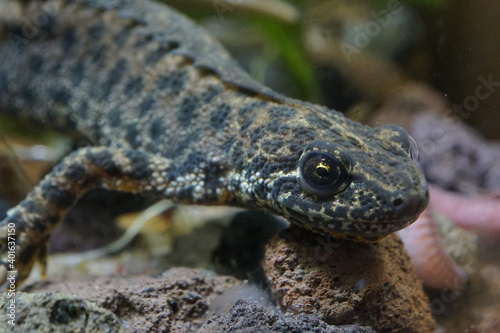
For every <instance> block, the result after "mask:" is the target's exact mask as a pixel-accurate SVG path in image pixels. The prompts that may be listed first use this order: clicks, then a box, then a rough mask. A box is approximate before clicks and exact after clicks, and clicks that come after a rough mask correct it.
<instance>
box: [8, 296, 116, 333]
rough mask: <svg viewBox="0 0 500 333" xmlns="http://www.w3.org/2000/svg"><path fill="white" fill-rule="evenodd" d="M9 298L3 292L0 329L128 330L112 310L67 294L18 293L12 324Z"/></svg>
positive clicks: (42, 331) (111, 332) (113, 332)
mask: <svg viewBox="0 0 500 333" xmlns="http://www.w3.org/2000/svg"><path fill="white" fill-rule="evenodd" d="M9 301H10V298H7V294H5V293H4V294H1V295H0V332H19V333H21V332H22V333H26V332H38V333H48V332H96V333H99V332H106V333H122V332H126V330H125V329H124V328H123V327H122V325H121V323H120V320H119V319H118V318H117V317H116V316H115V315H114V314H113V313H112V312H111V311H109V310H106V309H103V308H101V307H98V306H96V305H95V304H93V303H92V302H89V301H85V300H82V299H81V298H79V297H76V296H69V295H64V294H51V293H41V294H27V293H23V292H18V293H17V295H16V302H15V323H16V324H15V325H11V324H9V320H13V319H14V317H9V311H8V310H9V309H8V308H7V306H8V304H10V303H9Z"/></svg>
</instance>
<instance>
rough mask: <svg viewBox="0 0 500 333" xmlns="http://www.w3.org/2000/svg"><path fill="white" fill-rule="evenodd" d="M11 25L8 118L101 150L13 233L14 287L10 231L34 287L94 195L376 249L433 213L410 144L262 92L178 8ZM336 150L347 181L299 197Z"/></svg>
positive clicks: (80, 7)
mask: <svg viewBox="0 0 500 333" xmlns="http://www.w3.org/2000/svg"><path fill="white" fill-rule="evenodd" d="M0 13H1V15H0V112H3V113H6V114H10V115H12V116H14V117H17V118H24V119H27V120H29V121H33V122H35V123H37V124H42V125H45V126H47V127H52V128H56V129H59V130H61V131H65V132H69V133H72V134H75V135H78V136H80V137H83V138H85V139H86V140H87V141H89V142H91V143H92V145H93V146H92V147H86V148H81V149H79V150H78V151H76V152H74V153H73V154H71V155H69V156H67V157H66V158H64V159H63V160H62V161H61V162H60V164H59V165H57V166H56V167H55V168H54V169H53V170H52V172H50V173H49V174H48V175H47V176H46V177H45V178H44V179H43V180H42V182H41V183H40V184H39V185H38V186H37V187H36V188H35V189H34V190H33V191H32V192H31V193H30V194H29V195H28V197H27V198H26V199H25V200H24V201H22V202H21V203H20V204H19V205H18V206H17V207H15V208H13V209H11V210H10V211H9V213H8V216H7V217H6V218H5V219H4V220H3V221H2V222H1V225H0V240H1V243H0V254H1V260H2V262H1V263H3V266H1V269H0V274H1V275H2V276H1V278H3V279H4V281H5V276H6V271H8V270H10V267H9V265H8V260H7V258H8V257H7V249H8V248H7V226H8V225H9V223H13V224H11V225H15V231H16V233H15V242H16V251H15V252H16V262H15V268H16V270H17V272H18V273H17V278H18V282H20V281H22V280H23V279H24V278H26V276H27V275H28V274H29V272H30V270H31V267H32V265H33V263H34V262H35V261H39V262H41V263H42V264H44V263H45V255H46V252H47V251H46V243H47V240H48V238H49V236H50V234H51V232H52V231H53V230H54V228H55V227H56V225H57V223H58V222H59V221H60V219H61V218H62V216H63V215H64V214H65V213H66V212H67V211H68V209H70V208H71V206H72V205H73V204H74V203H75V201H76V200H77V199H78V198H79V197H80V196H81V195H82V194H83V193H84V192H85V191H87V190H89V189H92V188H98V187H100V188H108V189H116V190H121V191H128V192H137V193H144V194H149V195H154V196H157V197H158V198H170V199H173V200H175V201H176V202H182V203H197V204H207V205H208V204H211V205H214V204H217V205H235V206H240V207H246V208H253V209H263V210H267V211H269V212H272V213H275V214H278V215H281V216H284V217H286V218H287V219H289V220H290V221H291V222H293V223H296V224H299V225H301V226H303V227H306V228H308V229H312V230H314V231H318V232H330V233H333V234H336V235H341V236H344V237H351V238H355V239H368V240H370V239H371V240H374V239H378V238H380V237H382V236H384V235H387V234H390V233H392V232H394V231H396V230H398V229H401V228H403V227H405V226H407V225H408V224H410V223H411V222H413V221H414V220H415V219H416V218H417V217H418V215H419V213H420V212H421V211H422V210H423V209H424V208H425V206H426V205H427V202H428V195H427V185H426V182H425V179H424V178H423V176H422V174H421V172H420V171H419V169H418V168H417V166H416V165H415V163H414V162H413V161H412V158H411V156H410V155H411V152H410V150H411V148H410V143H409V138H408V135H407V134H406V132H405V131H404V130H402V129H401V128H399V127H396V126H383V127H379V128H376V129H372V128H369V127H366V126H363V125H361V124H358V123H356V122H353V121H351V120H349V119H346V118H345V117H343V116H342V115H341V114H339V113H338V112H335V111H332V110H327V109H325V108H323V107H321V106H317V105H312V104H308V103H304V102H300V101H296V100H292V99H289V98H287V97H285V96H282V95H280V94H278V93H276V92H274V91H272V90H270V89H269V88H266V87H264V86H262V85H261V84H259V83H257V82H255V81H253V80H252V79H251V78H250V77H249V76H248V75H247V74H245V73H244V72H243V71H242V70H241V69H240V67H239V66H238V65H237V64H236V63H235V62H234V61H233V60H231V59H230V57H229V56H228V54H227V53H226V52H225V51H224V50H223V49H222V48H221V47H220V46H219V44H218V43H217V42H216V41H214V40H213V39H212V38H211V37H210V36H209V35H208V34H207V33H206V32H205V31H203V30H202V29H201V28H199V27H196V26H195V25H193V24H192V23H191V22H190V21H188V20H187V19H185V18H184V17H183V16H181V15H180V14H178V13H176V12H175V11H173V10H171V9H169V8H168V7H166V6H164V5H161V4H157V3H153V2H150V1H126V0H113V1H103V0H102V1H101V0H86V1H83V0H82V1H46V2H45V1H23V2H21V1H3V2H0ZM5 13H9V14H8V15H7V14H5ZM28 25H29V27H31V28H32V29H31V30H30V29H28ZM316 143H317V144H318V145H317V146H316ZM306 146H307V149H306ZM324 147H327V148H324ZM324 149H326V150H327V153H328V154H330V155H331V156H337V157H338V160H339V161H341V162H342V159H344V160H346V159H348V160H349V161H350V162H349V166H348V167H346V168H344V169H345V170H346V172H348V173H349V175H348V177H346V179H348V180H349V181H348V182H347V180H346V183H345V184H340V185H336V186H338V188H339V189H341V191H337V192H336V191H333V190H332V189H329V192H328V193H330V192H331V193H332V194H329V195H328V196H325V195H316V194H312V193H315V192H310V191H308V190H307V189H306V190H304V188H305V187H304V186H302V187H301V185H299V181H298V180H299V178H300V179H302V178H303V175H302V174H301V172H300V170H299V160H300V159H301V156H302V155H303V154H306V153H308V152H309V153H310V152H313V153H322V151H323V150H324ZM342 163H343V162H342ZM321 171H322V170H320V173H321ZM301 177H302V178H301ZM301 184H304V182H302V183H301ZM336 188H337V187H336ZM330 190H332V191H330Z"/></svg>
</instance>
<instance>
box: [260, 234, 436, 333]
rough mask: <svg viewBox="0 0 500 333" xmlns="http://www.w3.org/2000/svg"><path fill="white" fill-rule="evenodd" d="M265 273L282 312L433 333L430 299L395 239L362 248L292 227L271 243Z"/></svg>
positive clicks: (382, 328) (384, 329) (388, 329)
mask: <svg viewBox="0 0 500 333" xmlns="http://www.w3.org/2000/svg"><path fill="white" fill-rule="evenodd" d="M263 266H264V270H265V272H266V274H267V277H268V279H269V282H270V287H271V290H272V292H273V293H274V295H275V296H276V298H277V301H278V303H279V305H280V306H281V308H282V309H284V310H286V311H288V312H294V313H309V314H314V315H316V316H318V318H320V319H322V320H324V321H325V322H326V323H328V324H335V325H346V324H347V325H349V324H353V323H357V324H359V325H366V326H371V327H373V328H374V329H375V330H376V331H377V332H432V331H433V329H434V327H435V322H434V319H433V318H432V315H431V310H430V306H429V300H428V298H427V296H426V295H425V294H424V292H423V289H422V285H421V283H420V282H419V280H418V277H417V276H416V274H415V270H414V268H413V267H412V265H411V263H410V260H409V258H408V256H407V254H406V252H405V251H404V248H403V245H402V244H401V241H400V240H399V238H398V237H397V236H396V235H392V236H388V237H387V238H385V239H384V240H382V241H380V242H378V243H365V244H358V243H353V242H348V241H343V240H338V239H335V238H333V237H331V236H322V235H318V234H314V233H312V232H308V231H305V230H302V229H299V228H291V229H288V230H285V231H284V232H282V233H280V234H279V235H278V236H276V237H274V238H273V239H272V240H271V241H270V242H269V243H268V245H267V249H266V257H265V259H264V261H263Z"/></svg>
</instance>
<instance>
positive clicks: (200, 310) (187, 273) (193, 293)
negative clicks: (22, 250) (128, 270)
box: [0, 268, 245, 333]
mask: <svg viewBox="0 0 500 333" xmlns="http://www.w3.org/2000/svg"><path fill="white" fill-rule="evenodd" d="M243 285H245V284H244V283H243V282H241V281H238V280H236V279H235V278H232V277H228V276H217V277H207V276H206V275H205V274H204V273H202V272H201V271H199V270H191V269H186V268H173V269H170V270H168V271H166V272H164V273H163V274H162V275H160V276H159V277H157V278H154V277H150V276H136V277H130V278H126V279H124V278H111V277H106V278H98V279H95V280H91V281H83V282H77V281H70V282H67V283H61V282H59V283H54V282H51V283H48V284H42V283H40V284H39V285H35V286H34V288H33V290H32V291H33V292H37V293H40V294H33V296H36V295H41V296H36V297H44V296H43V295H46V296H45V297H48V298H50V294H51V293H52V292H58V293H66V294H71V295H73V296H74V297H75V302H76V301H77V300H79V301H80V302H82V303H85V304H86V303H87V301H88V302H92V303H94V304H95V305H96V307H100V308H101V311H105V313H110V314H112V315H113V316H115V315H116V317H118V318H119V319H120V321H121V323H122V324H123V327H124V329H126V330H127V331H131V332H138V333H140V332H195V331H196V328H197V327H199V326H200V325H201V324H202V323H203V322H204V321H205V319H206V318H205V316H206V313H207V311H208V309H209V306H210V305H211V303H212V302H213V301H214V300H215V299H216V298H217V297H218V296H219V295H221V294H222V293H223V291H225V290H227V289H229V288H235V287H238V286H243ZM66 297H68V296H67V295H66ZM84 300H85V301H84ZM230 305H232V304H230ZM33 307H34V308H32V309H31V311H35V310H36V308H37V307H38V306H37V305H34V306H33ZM49 319H50V317H47V318H46V320H45V322H43V323H42V322H41V323H40V325H41V326H40V327H45V328H46V329H47V332H48V331H50V329H51V328H52V327H53V326H52V324H53V323H52V322H51V321H50V320H49ZM84 328H85V326H80V328H79V330H78V329H75V330H70V332H83V331H84V330H83V329H84ZM101 329H103V328H101ZM0 331H2V330H0ZM35 331H36V330H35ZM2 332H4V331H2ZM25 332H33V330H32V331H30V330H26V331H25ZM42 332H43V331H42ZM88 332H94V331H93V330H89V331H88ZM95 332H100V331H99V330H96V331H95ZM109 332H113V331H109ZM117 332H119V331H117Z"/></svg>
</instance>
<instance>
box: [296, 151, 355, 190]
mask: <svg viewBox="0 0 500 333" xmlns="http://www.w3.org/2000/svg"><path fill="white" fill-rule="evenodd" d="M346 162H347V161H341V160H340V159H338V158H337V157H335V156H333V155H332V154H330V153H328V152H325V151H319V150H312V151H308V152H305V153H304V154H303V155H302V156H301V158H300V160H299V178H298V181H299V186H300V187H301V188H302V190H304V191H306V192H308V193H310V194H314V195H317V196H319V197H328V196H330V195H333V194H335V193H339V192H342V191H343V190H344V189H345V188H346V187H347V186H348V185H349V184H350V183H351V174H350V164H349V163H346ZM346 164H348V165H346Z"/></svg>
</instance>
